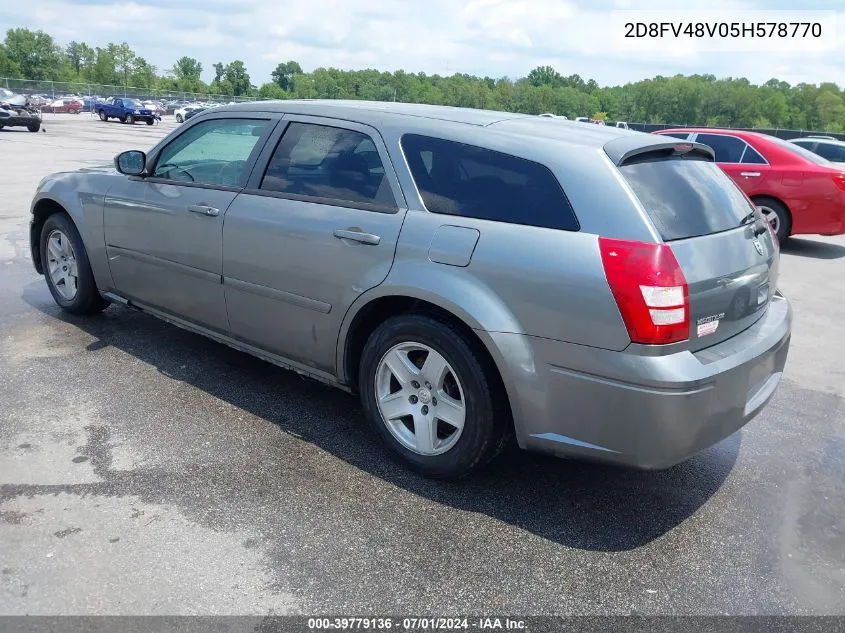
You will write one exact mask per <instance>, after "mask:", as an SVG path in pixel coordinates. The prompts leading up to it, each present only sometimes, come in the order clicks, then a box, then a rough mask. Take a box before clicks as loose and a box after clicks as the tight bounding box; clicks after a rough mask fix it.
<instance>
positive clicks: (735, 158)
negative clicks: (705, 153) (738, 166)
mask: <svg viewBox="0 0 845 633" xmlns="http://www.w3.org/2000/svg"><path fill="white" fill-rule="evenodd" d="M695 141H696V142H697V143H703V144H704V145H708V146H709V147H710V148H712V150H713V151H714V152H715V154H716V162H717V163H738V162H740V161H741V160H742V154H743V152H744V151H745V148H746V146H747V145H748V144H747V143H746V142H745V141H743V140H742V139H740V138H737V137H736V136H725V135H723V134H698V135H696V137H695Z"/></svg>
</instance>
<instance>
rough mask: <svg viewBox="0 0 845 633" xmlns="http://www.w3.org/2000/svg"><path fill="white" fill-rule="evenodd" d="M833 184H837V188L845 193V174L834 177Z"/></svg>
mask: <svg viewBox="0 0 845 633" xmlns="http://www.w3.org/2000/svg"><path fill="white" fill-rule="evenodd" d="M833 182H835V183H836V186H837V187H839V188H840V189H841V190H842V191H845V173H842V174H837V175H836V176H834V177H833Z"/></svg>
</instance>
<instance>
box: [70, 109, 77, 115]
mask: <svg viewBox="0 0 845 633" xmlns="http://www.w3.org/2000/svg"><path fill="white" fill-rule="evenodd" d="M67 113H68V114H79V110H74V109H71V110H68V111H67Z"/></svg>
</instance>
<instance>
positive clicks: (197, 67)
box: [170, 56, 204, 92]
mask: <svg viewBox="0 0 845 633" xmlns="http://www.w3.org/2000/svg"><path fill="white" fill-rule="evenodd" d="M170 72H172V73H173V75H174V77H175V78H176V87H177V88H178V89H179V90H185V91H189V92H200V91H202V90H203V88H204V86H203V84H202V79H201V76H202V64H201V63H200V62H199V61H198V60H196V59H194V58H193V57H187V56H185V57H180V58H179V59H177V60H176V63H175V64H173V68H172V69H171V71H170Z"/></svg>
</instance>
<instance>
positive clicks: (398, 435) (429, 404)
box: [359, 315, 511, 479]
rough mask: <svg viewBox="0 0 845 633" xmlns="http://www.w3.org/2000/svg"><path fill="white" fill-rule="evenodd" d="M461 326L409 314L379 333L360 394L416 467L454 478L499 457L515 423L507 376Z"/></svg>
mask: <svg viewBox="0 0 845 633" xmlns="http://www.w3.org/2000/svg"><path fill="white" fill-rule="evenodd" d="M495 372H496V370H495V368H494V367H491V366H490V364H489V363H488V362H486V359H485V358H484V357H483V356H481V355H480V354H479V352H478V350H477V349H476V347H475V345H473V343H472V342H470V341H468V340H467V338H465V336H464V335H463V334H462V333H461V332H460V331H459V330H458V329H457V328H455V327H454V326H452V325H450V324H448V323H444V322H441V321H438V320H435V319H433V318H431V317H428V316H423V315H401V316H397V317H393V318H391V319H388V320H387V321H385V322H384V323H383V324H382V325H381V326H379V327H378V328H377V329H376V331H375V332H374V333H373V334H372V336H371V337H370V339H369V341H368V342H367V344H366V346H365V348H364V353H363V355H362V358H361V366H360V371H359V392H360V395H361V401H362V404H363V408H364V412H365V414H366V417H367V419H368V421H369V422H370V424H371V425H372V426H373V428H374V429H375V430H376V432H377V433H378V434H379V436H380V437H381V438H382V440H383V441H384V442H385V444H386V445H387V447H388V448H389V449H390V450H391V452H392V453H393V454H394V455H395V456H397V457H399V458H400V459H401V460H402V461H403V462H404V463H405V464H406V465H408V466H409V467H411V468H412V469H414V470H416V471H418V472H420V473H422V474H424V475H426V476H429V477H434V478H442V479H446V478H454V477H460V476H462V475H465V474H467V473H469V472H470V471H471V470H473V469H475V468H477V467H479V466H482V465H483V464H485V463H487V462H489V461H490V460H491V459H493V458H494V457H495V456H496V455H497V454H498V453H499V452H500V451H501V450H502V448H503V447H504V445H505V441H506V439H507V437H508V431H509V429H510V428H511V421H510V413H509V407H508V404H507V398H506V397H505V394H504V393H503V387H502V385H501V380H500V379H499V378H498V375H497V374H496V373H495Z"/></svg>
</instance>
